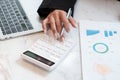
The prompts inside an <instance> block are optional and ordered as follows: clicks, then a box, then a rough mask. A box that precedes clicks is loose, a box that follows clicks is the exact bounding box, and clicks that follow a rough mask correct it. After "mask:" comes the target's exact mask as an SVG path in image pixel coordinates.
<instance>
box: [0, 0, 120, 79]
mask: <svg viewBox="0 0 120 80" xmlns="http://www.w3.org/2000/svg"><path fill="white" fill-rule="evenodd" d="M21 1H24V2H26V4H27V5H26V6H29V7H32V6H34V7H35V9H30V8H26V10H28V9H30V12H33V11H36V10H37V7H38V6H39V4H40V3H41V0H33V2H34V3H29V0H21ZM27 1H28V2H27ZM33 4H34V5H33ZM23 6H24V7H25V5H23ZM119 8H120V3H118V2H116V1H115V0H109V1H108V0H107V1H106V0H79V1H78V2H77V4H76V8H75V19H76V20H86V19H87V20H97V21H113V22H116V21H117V22H118V21H119V19H120V18H119V17H118V16H119V15H120V10H119ZM35 14H36V15H37V13H35ZM29 16H30V13H29ZM40 34H42V33H35V34H32V35H28V36H23V37H18V38H14V39H10V40H6V41H0V63H1V64H3V67H4V68H5V70H4V72H5V73H8V74H10V76H11V77H12V80H81V75H80V74H81V72H80V56H79V47H78V45H76V47H75V48H74V49H73V50H72V52H71V53H70V55H68V57H67V58H66V59H65V60H64V61H63V62H62V63H61V64H60V65H59V66H58V67H57V69H55V70H54V71H52V72H46V71H44V70H42V69H41V68H39V67H37V66H34V65H33V64H30V63H28V62H25V61H23V60H22V59H21V56H20V55H21V53H22V52H23V51H25V50H26V49H27V48H28V47H29V46H30V45H31V44H32V43H33V42H35V41H36V40H37V39H38V38H39V35H40ZM0 80H1V79H0Z"/></svg>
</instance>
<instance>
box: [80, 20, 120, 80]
mask: <svg viewBox="0 0 120 80" xmlns="http://www.w3.org/2000/svg"><path fill="white" fill-rule="evenodd" d="M79 38H80V52H81V66H82V76H83V80H120V23H111V22H94V21H80V22H79Z"/></svg>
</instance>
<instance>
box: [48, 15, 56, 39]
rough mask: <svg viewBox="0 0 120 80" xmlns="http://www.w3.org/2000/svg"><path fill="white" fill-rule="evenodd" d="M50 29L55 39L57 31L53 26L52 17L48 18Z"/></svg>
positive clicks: (54, 25)
mask: <svg viewBox="0 0 120 80" xmlns="http://www.w3.org/2000/svg"><path fill="white" fill-rule="evenodd" d="M49 22H50V27H51V30H52V32H53V34H54V36H55V37H57V29H56V24H55V19H54V17H53V16H50V17H49Z"/></svg>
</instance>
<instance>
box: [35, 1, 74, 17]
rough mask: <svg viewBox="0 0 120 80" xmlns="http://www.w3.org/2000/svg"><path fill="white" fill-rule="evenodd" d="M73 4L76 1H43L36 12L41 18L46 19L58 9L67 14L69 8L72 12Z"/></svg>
mask: <svg viewBox="0 0 120 80" xmlns="http://www.w3.org/2000/svg"><path fill="white" fill-rule="evenodd" d="M75 2H76V0H43V2H42V4H41V5H40V7H39V9H38V10H37V12H38V14H39V15H40V16H42V17H46V16H47V15H48V14H49V13H50V12H52V11H53V10H55V9H60V10H64V11H66V12H67V11H68V9H69V8H71V9H72V12H73V11H74V5H75ZM72 15H73V13H72Z"/></svg>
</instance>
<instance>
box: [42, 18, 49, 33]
mask: <svg viewBox="0 0 120 80" xmlns="http://www.w3.org/2000/svg"><path fill="white" fill-rule="evenodd" d="M47 24H48V18H46V19H44V20H43V21H42V28H43V31H44V33H47Z"/></svg>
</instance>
